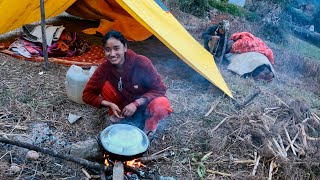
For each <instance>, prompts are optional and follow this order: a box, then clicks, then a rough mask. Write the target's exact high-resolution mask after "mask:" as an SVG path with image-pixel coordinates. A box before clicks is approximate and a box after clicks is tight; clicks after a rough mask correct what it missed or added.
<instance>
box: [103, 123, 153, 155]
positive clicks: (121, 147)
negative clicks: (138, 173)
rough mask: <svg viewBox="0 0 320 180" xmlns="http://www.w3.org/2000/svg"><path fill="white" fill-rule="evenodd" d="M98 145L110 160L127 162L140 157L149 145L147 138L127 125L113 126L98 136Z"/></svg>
mask: <svg viewBox="0 0 320 180" xmlns="http://www.w3.org/2000/svg"><path fill="white" fill-rule="evenodd" d="M99 140H100V144H101V145H102V147H103V148H104V149H105V150H106V151H107V154H108V155H109V158H110V159H113V160H118V161H129V160H133V159H135V158H138V157H140V156H142V154H143V153H145V152H146V151H147V150H148V148H149V145H150V141H149V138H148V136H147V135H146V134H145V133H144V132H143V131H142V130H141V129H139V128H137V127H135V126H132V125H129V124H113V125H111V126H108V127H106V128H105V129H104V130H103V131H102V132H101V133H100V135H99Z"/></svg>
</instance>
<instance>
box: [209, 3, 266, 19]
mask: <svg viewBox="0 0 320 180" xmlns="http://www.w3.org/2000/svg"><path fill="white" fill-rule="evenodd" d="M208 3H209V5H210V6H211V7H213V8H215V9H218V10H219V11H221V12H225V13H228V14H231V15H233V16H240V17H245V18H246V19H247V20H249V21H252V22H254V21H259V20H260V19H261V17H260V16H259V15H258V14H257V13H255V12H251V11H247V10H246V9H244V8H242V7H239V6H236V5H234V4H229V3H227V2H224V1H219V0H209V1H208Z"/></svg>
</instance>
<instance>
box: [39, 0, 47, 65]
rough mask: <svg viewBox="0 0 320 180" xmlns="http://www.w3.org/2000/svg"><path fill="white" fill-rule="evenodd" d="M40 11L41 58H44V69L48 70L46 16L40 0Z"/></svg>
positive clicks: (42, 1) (42, 0)
mask: <svg viewBox="0 0 320 180" xmlns="http://www.w3.org/2000/svg"><path fill="white" fill-rule="evenodd" d="M40 11H41V31H42V48H43V58H44V68H45V69H48V68H49V59H48V51H47V38H46V31H45V26H46V16H45V11H44V0H40Z"/></svg>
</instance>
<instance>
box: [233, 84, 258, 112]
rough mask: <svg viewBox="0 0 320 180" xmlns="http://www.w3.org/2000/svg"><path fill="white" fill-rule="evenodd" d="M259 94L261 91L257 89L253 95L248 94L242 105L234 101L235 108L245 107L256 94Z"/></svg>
mask: <svg viewBox="0 0 320 180" xmlns="http://www.w3.org/2000/svg"><path fill="white" fill-rule="evenodd" d="M260 92H261V89H260V88H258V89H256V91H255V92H254V93H253V94H250V95H249V96H247V97H246V99H245V100H244V101H243V102H242V103H239V102H237V101H235V103H236V107H237V108H239V109H240V108H242V107H244V106H246V105H247V104H248V103H249V102H250V101H252V100H253V99H254V98H255V97H256V96H257V95H258V94H260Z"/></svg>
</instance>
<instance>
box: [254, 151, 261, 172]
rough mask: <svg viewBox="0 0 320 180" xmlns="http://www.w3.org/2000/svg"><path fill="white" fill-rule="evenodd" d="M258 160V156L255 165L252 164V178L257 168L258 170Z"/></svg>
mask: <svg viewBox="0 0 320 180" xmlns="http://www.w3.org/2000/svg"><path fill="white" fill-rule="evenodd" d="M260 158H261V156H260V155H259V156H258V158H257V160H256V162H255V164H254V167H253V170H252V176H255V175H256V171H257V168H258V165H259V161H260Z"/></svg>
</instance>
